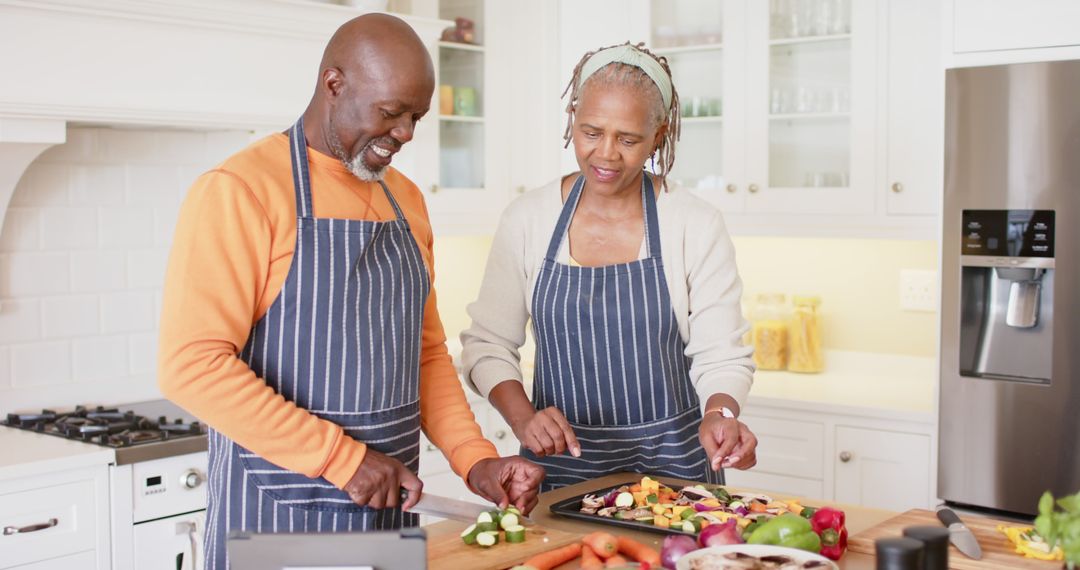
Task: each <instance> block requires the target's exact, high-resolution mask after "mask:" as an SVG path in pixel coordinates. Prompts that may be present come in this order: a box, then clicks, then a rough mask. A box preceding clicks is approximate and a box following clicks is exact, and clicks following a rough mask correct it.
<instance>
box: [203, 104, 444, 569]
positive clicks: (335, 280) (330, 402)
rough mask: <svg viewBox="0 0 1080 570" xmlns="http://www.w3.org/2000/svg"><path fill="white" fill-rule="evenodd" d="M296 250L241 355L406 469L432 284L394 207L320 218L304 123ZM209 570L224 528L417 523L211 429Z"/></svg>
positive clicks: (220, 558) (220, 563)
mask: <svg viewBox="0 0 1080 570" xmlns="http://www.w3.org/2000/svg"><path fill="white" fill-rule="evenodd" d="M289 138H290V149H291V151H292V152H291V154H292V171H293V185H294V190H295V193H296V211H297V217H296V249H295V252H294V253H293V259H292V265H291V267H290V269H289V274H288V276H287V277H286V279H285V282H284V284H283V285H282V288H281V293H280V294H279V295H278V297H277V299H275V300H274V303H273V304H272V305H271V306H270V308H269V309H268V310H267V312H266V315H264V316H263V317H262V319H260V320H259V322H258V323H256V324H255V326H254V327H253V328H252V329H251V334H250V336H249V337H248V341H247V344H246V345H245V346H244V348H243V350H242V351H241V352H240V354H239V357H240V358H241V359H242V360H244V361H245V362H247V363H248V364H249V365H250V366H251V369H252V370H253V371H254V372H255V374H257V375H259V376H260V377H261V378H263V379H265V380H266V382H267V384H269V385H270V386H271V387H273V388H274V390H275V391H277V393H278V394H281V395H282V396H284V398H285V399H286V400H289V401H291V402H293V403H295V404H296V405H297V406H299V407H301V408H304V409H306V410H308V411H310V412H311V413H313V414H315V415H316V416H318V417H320V418H323V419H326V420H329V421H332V422H334V423H336V424H338V425H340V426H342V427H343V428H344V429H345V433H346V434H347V435H348V436H349V437H352V438H354V439H357V440H359V441H363V442H365V443H367V444H368V445H369V446H370V447H371V449H375V450H377V451H379V452H381V453H384V454H386V455H389V456H391V457H394V458H396V459H398V460H400V461H401V462H402V463H404V464H405V465H406V466H407V467H408V468H409V469H411V470H412V471H413V472H416V471H417V469H418V468H419V462H420V449H419V443H420V405H419V389H420V338H421V334H422V326H423V314H424V304H425V302H426V300H427V296H428V292H429V290H430V277H429V275H428V272H427V269H426V267H425V265H424V261H423V258H422V257H421V256H420V250H419V248H418V247H417V245H416V242H415V240H414V239H413V236H412V233H411V231H410V230H409V224H408V222H407V221H406V219H405V216H404V214H403V213H402V212H401V208H400V207H399V206H398V204H397V202H396V201H395V200H394V197H393V195H392V194H391V193H390V190H389V189H388V188H387V187H386V186H385V185H384V184H382V182H380V185H381V186H382V189H383V192H385V193H386V197H387V199H388V200H389V201H390V204H391V205H392V206H393V208H394V213H395V215H396V217H395V219H394V220H391V221H386V222H378V221H366V220H342V219H329V218H315V217H314V215H313V213H312V212H313V208H312V202H311V183H310V177H309V175H308V153H307V145H306V141H305V138H304V125H303V119H301V120H300V121H297V123H296V124H295V125H294V126H293V127H292V129H291V131H290V132H289ZM207 521H208V522H207V531H206V568H207V570H223V569H225V568H227V567H228V560H227V557H226V549H225V538H226V536H227V535H228V532H229V531H233V530H244V531H249V532H264V533H275V532H347V531H366V530H373V529H392V528H400V527H401V526H403V525H404V526H416V525H417V522H418V521H417V517H416V515H413V514H410V513H402V512H401V510H400V509H381V510H374V509H370V508H367V507H360V506H358V505H356V504H355V503H353V501H352V500H351V499H349V496H348V494H346V493H345V492H344V491H341V490H339V489H338V488H336V487H334V486H333V485H332V484H330V482H328V481H327V480H326V479H324V478H321V477H320V478H318V479H311V478H309V477H306V476H304V475H302V474H299V473H294V472H292V471H289V470H286V469H282V468H281V467H278V466H277V465H274V464H273V463H270V462H269V461H267V460H265V459H263V458H261V457H259V456H258V455H255V454H254V453H252V452H250V451H248V450H247V449H244V448H243V447H241V446H240V445H239V444H237V443H236V442H234V441H232V440H230V439H229V438H227V437H226V436H225V435H223V434H221V433H219V432H217V431H214V430H211V431H210V473H209V496H208V508H207Z"/></svg>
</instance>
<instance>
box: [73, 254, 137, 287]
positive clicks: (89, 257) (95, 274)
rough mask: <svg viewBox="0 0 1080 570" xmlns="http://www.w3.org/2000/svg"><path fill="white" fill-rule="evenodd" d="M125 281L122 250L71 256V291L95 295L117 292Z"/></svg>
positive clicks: (124, 257) (124, 260)
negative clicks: (104, 292)
mask: <svg viewBox="0 0 1080 570" xmlns="http://www.w3.org/2000/svg"><path fill="white" fill-rule="evenodd" d="M126 281H127V254H126V253H125V252H124V251H123V250H112V251H100V250H97V251H85V252H82V251H80V252H75V253H72V254H71V291H72V292H73V293H97V292H102V291H118V290H122V289H123V288H124V283H125V282H126Z"/></svg>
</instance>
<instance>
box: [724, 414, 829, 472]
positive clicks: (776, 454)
mask: <svg viewBox="0 0 1080 570" xmlns="http://www.w3.org/2000/svg"><path fill="white" fill-rule="evenodd" d="M739 419H740V420H742V422H743V423H745V424H746V425H747V426H749V427H750V429H751V430H752V431H753V432H754V435H756V436H757V438H758V447H757V466H756V467H754V468H753V471H754V472H763V473H772V474H774V475H783V476H786V477H799V478H804V479H821V478H822V477H823V476H824V463H825V461H824V454H825V449H824V445H825V426H824V425H823V424H820V423H817V422H808V421H795V420H784V419H779V418H774V417H767V416H755V415H753V414H744V415H742V416H741V417H740V418H739Z"/></svg>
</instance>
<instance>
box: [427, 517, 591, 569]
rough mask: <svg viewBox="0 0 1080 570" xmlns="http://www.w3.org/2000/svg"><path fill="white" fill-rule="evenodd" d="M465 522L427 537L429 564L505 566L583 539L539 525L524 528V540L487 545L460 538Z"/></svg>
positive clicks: (446, 567) (433, 565)
mask: <svg viewBox="0 0 1080 570" xmlns="http://www.w3.org/2000/svg"><path fill="white" fill-rule="evenodd" d="M466 526H468V525H466V524H465V523H461V528H459V529H457V531H456V532H451V533H446V534H441V535H439V536H435V537H429V538H428V568H430V569H433V570H439V569H444V568H445V569H451V568H453V569H457V568H469V569H470V570H503V569H504V568H510V567H511V566H514V565H516V564H520V563H521V562H524V561H525V560H526V559H527V558H530V557H531V556H533V555H534V554H539V553H541V552H545V551H548V550H551V549H553V548H558V547H560V546H565V545H567V544H570V543H572V542H577V541H579V540H581V535H578V534H571V533H569V532H564V531H561V530H556V529H553V528H545V527H543V526H540V525H536V526H530V527H526V528H525V542H520V543H517V544H510V543H508V542H506V541H504V540H499V544H496V545H495V546H491V547H488V548H484V547H482V546H476V545H468V544H465V543H464V542H462V541H461V531H463V530H465V527H466ZM500 534H501V533H500ZM501 538H503V537H502V536H500V539H501Z"/></svg>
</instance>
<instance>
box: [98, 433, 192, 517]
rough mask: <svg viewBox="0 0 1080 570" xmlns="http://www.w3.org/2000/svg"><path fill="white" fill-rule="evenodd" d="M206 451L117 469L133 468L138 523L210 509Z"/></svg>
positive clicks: (132, 486)
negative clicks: (207, 489)
mask: <svg viewBox="0 0 1080 570" xmlns="http://www.w3.org/2000/svg"><path fill="white" fill-rule="evenodd" d="M207 462H208V459H207V454H206V452H205V451H202V452H199V453H189V454H186V455H177V456H174V457H166V458H162V459H154V460H151V461H141V462H138V463H133V464H131V465H121V466H117V467H114V468H113V469H116V470H117V471H118V474H122V471H121V470H123V469H125V468H130V477H131V490H132V492H133V495H134V496H133V497H132V508H133V511H134V514H135V520H134V522H135V523H139V522H142V521H147V520H153V519H156V518H161V517H166V516H172V515H176V514H179V513H188V512H192V511H197V510H199V509H205V508H206V469H207Z"/></svg>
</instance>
